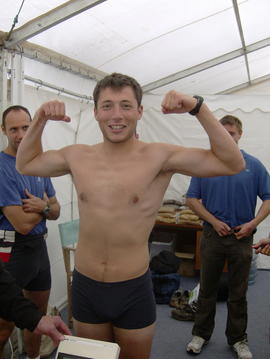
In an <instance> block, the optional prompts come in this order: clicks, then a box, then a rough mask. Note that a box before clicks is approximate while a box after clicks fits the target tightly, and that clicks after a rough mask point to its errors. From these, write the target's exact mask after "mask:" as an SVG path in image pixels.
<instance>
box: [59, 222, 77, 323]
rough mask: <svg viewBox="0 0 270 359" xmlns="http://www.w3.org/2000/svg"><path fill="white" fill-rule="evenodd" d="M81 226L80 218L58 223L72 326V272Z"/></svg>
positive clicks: (69, 319) (69, 321)
mask: <svg viewBox="0 0 270 359" xmlns="http://www.w3.org/2000/svg"><path fill="white" fill-rule="evenodd" d="M79 226H80V221H79V219H75V220H72V221H69V222H65V223H59V224H58V229H59V233H60V239H61V244H62V250H63V257H64V264H65V269H66V275H67V299H68V325H69V327H70V328H72V326H73V322H72V310H71V286H72V272H73V266H74V265H73V264H74V253H75V250H76V244H77V242H78V238H79Z"/></svg>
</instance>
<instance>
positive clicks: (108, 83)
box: [93, 72, 142, 108]
mask: <svg viewBox="0 0 270 359" xmlns="http://www.w3.org/2000/svg"><path fill="white" fill-rule="evenodd" d="M126 86H129V87H131V88H132V90H133V91H134V95H135V97H136V100H137V102H138V105H139V106H140V105H141V102H142V88H141V86H140V84H139V83H138V82H137V81H136V80H135V79H134V78H132V77H130V76H127V75H123V74H119V73H116V72H114V73H112V74H111V75H108V76H105V77H104V78H103V79H102V80H100V81H99V82H98V83H97V84H96V87H95V88H94V92H93V97H94V103H95V108H96V107H97V103H98V99H99V95H100V91H101V90H104V89H105V88H107V87H111V88H113V89H118V90H119V89H122V88H123V87H126Z"/></svg>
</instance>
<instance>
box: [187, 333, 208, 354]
mask: <svg viewBox="0 0 270 359" xmlns="http://www.w3.org/2000/svg"><path fill="white" fill-rule="evenodd" d="M207 343H208V341H207V340H205V339H203V338H201V337H198V336H197V335H194V336H193V337H192V340H191V342H190V343H188V345H187V352H188V353H192V354H200V352H201V351H202V347H203V346H204V345H206V344H207Z"/></svg>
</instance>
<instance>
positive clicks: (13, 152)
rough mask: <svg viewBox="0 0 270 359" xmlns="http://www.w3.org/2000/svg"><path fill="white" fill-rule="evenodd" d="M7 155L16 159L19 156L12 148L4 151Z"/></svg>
mask: <svg viewBox="0 0 270 359" xmlns="http://www.w3.org/2000/svg"><path fill="white" fill-rule="evenodd" d="M3 152H4V153H5V154H6V155H10V156H13V157H16V155H17V151H14V150H13V149H11V148H10V147H7V148H6V149H4V151H3Z"/></svg>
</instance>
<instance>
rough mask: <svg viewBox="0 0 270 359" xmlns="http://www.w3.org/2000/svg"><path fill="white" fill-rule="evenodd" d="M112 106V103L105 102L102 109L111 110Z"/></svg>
mask: <svg viewBox="0 0 270 359" xmlns="http://www.w3.org/2000/svg"><path fill="white" fill-rule="evenodd" d="M111 107H112V105H110V104H105V105H102V106H101V108H102V110H109V109H110V108H111Z"/></svg>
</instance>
